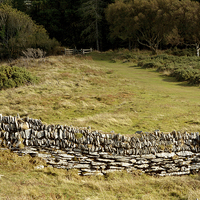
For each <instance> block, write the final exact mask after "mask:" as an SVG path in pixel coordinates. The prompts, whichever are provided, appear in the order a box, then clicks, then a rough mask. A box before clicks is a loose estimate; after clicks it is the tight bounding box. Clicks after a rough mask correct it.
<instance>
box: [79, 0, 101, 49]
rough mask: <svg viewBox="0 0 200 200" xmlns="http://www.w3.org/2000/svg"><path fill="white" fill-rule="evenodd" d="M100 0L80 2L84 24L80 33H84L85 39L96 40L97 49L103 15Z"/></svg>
mask: <svg viewBox="0 0 200 200" xmlns="http://www.w3.org/2000/svg"><path fill="white" fill-rule="evenodd" d="M103 5H104V2H103V1H102V0H88V1H86V2H85V3H83V4H82V6H81V8H80V9H79V11H80V12H81V16H82V18H83V19H82V22H83V23H84V25H85V28H84V30H83V31H82V35H86V40H88V41H92V42H93V41H96V49H97V51H99V39H100V37H101V31H100V24H101V21H102V15H103Z"/></svg>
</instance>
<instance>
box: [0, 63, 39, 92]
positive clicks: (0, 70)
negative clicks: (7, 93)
mask: <svg viewBox="0 0 200 200" xmlns="http://www.w3.org/2000/svg"><path fill="white" fill-rule="evenodd" d="M36 82H38V78H37V77H35V76H33V75H31V73H30V72H28V71H27V70H26V69H25V68H21V67H15V66H13V67H10V66H2V67H0V90H2V89H6V88H13V87H19V86H21V85H25V84H30V83H36Z"/></svg>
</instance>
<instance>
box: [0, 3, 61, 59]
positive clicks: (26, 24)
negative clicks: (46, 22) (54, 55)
mask: <svg viewBox="0 0 200 200" xmlns="http://www.w3.org/2000/svg"><path fill="white" fill-rule="evenodd" d="M56 45H58V42H57V41H56V40H51V39H50V38H49V36H48V34H47V32H46V30H45V29H44V28H43V27H42V26H39V25H36V24H35V23H34V22H33V20H32V19H31V18H30V17H29V16H28V15H26V14H25V13H23V12H20V11H18V10H16V9H13V8H12V7H11V6H9V5H1V6H0V47H1V54H2V55H3V56H9V57H15V56H19V55H20V53H21V51H22V50H25V49H26V48H30V47H33V48H42V49H44V50H46V51H47V52H48V53H49V52H50V51H51V50H52V49H53V48H54V47H55V46H56Z"/></svg>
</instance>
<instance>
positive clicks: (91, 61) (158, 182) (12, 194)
mask: <svg viewBox="0 0 200 200" xmlns="http://www.w3.org/2000/svg"><path fill="white" fill-rule="evenodd" d="M149 57H151V55H150V53H149V52H148V51H146V52H138V51H136V52H132V53H130V52H128V51H124V52H121V51H116V52H112V51H110V52H104V53H97V52H93V53H92V54H90V55H88V56H84V57H73V56H72V57H65V56H57V57H56V56H52V57H48V58H46V59H45V60H44V59H43V60H40V59H38V60H23V59H19V60H15V61H13V63H11V64H13V65H16V66H25V67H26V68H27V70H28V71H30V72H31V73H32V74H33V75H35V76H37V77H39V79H40V83H39V84H32V85H27V86H21V87H18V88H13V89H6V90H1V91H0V110H1V113H2V114H3V115H17V113H19V114H20V115H21V116H22V117H23V116H26V115H29V117H31V118H38V119H39V118H40V119H42V121H43V122H44V123H47V124H51V123H54V124H63V125H64V124H66V125H73V126H79V127H87V126H91V128H92V129H96V130H102V131H103V132H110V131H112V130H114V131H115V132H116V133H119V132H120V133H121V134H127V135H130V134H134V133H135V131H138V130H143V131H149V132H150V131H153V130H155V129H160V130H161V131H163V132H170V131H172V130H177V131H185V130H187V131H190V132H196V131H200V114H199V113H200V103H199V99H200V92H199V86H190V85H188V84H187V83H186V82H177V81H176V79H175V78H174V77H169V76H166V75H164V74H163V73H159V72H157V71H156V69H143V68H141V67H138V66H137V64H138V62H140V61H141V60H142V59H143V60H144V59H149ZM127 59H129V61H128V62H126V61H127ZM177 59H178V58H177ZM7 64H8V63H2V65H7ZM40 164H43V165H45V164H44V163H43V162H42V161H41V160H38V159H37V158H36V159H35V160H33V158H31V157H28V156H26V157H23V158H20V157H18V156H16V155H15V154H11V153H10V152H6V153H3V152H0V175H4V176H2V177H1V178H0V199H16V200H18V199H20V200H21V199H25V200H27V199H31V200H32V199H42V200H43V199H50V200H51V199H52V200H55V199H71V200H72V199H87V200H90V199H91V200H93V199H114V200H115V199H145V200H147V199H149V200H150V199H170V200H171V199H177V200H178V199H182V200H186V199H188V200H193V199H196V198H200V182H199V181H200V178H199V175H191V176H183V177H163V178H161V177H160V178H158V177H150V176H146V175H138V174H127V173H125V172H119V173H114V174H109V175H107V176H105V177H101V176H100V177H95V176H94V177H80V176H78V175H77V171H75V170H72V171H65V170H60V169H52V168H49V167H45V168H44V169H43V170H36V169H35V168H34V167H35V166H38V165H40Z"/></svg>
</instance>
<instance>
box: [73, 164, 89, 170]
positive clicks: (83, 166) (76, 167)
mask: <svg viewBox="0 0 200 200" xmlns="http://www.w3.org/2000/svg"><path fill="white" fill-rule="evenodd" d="M74 168H75V169H88V168H90V165H89V164H76V165H74Z"/></svg>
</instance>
